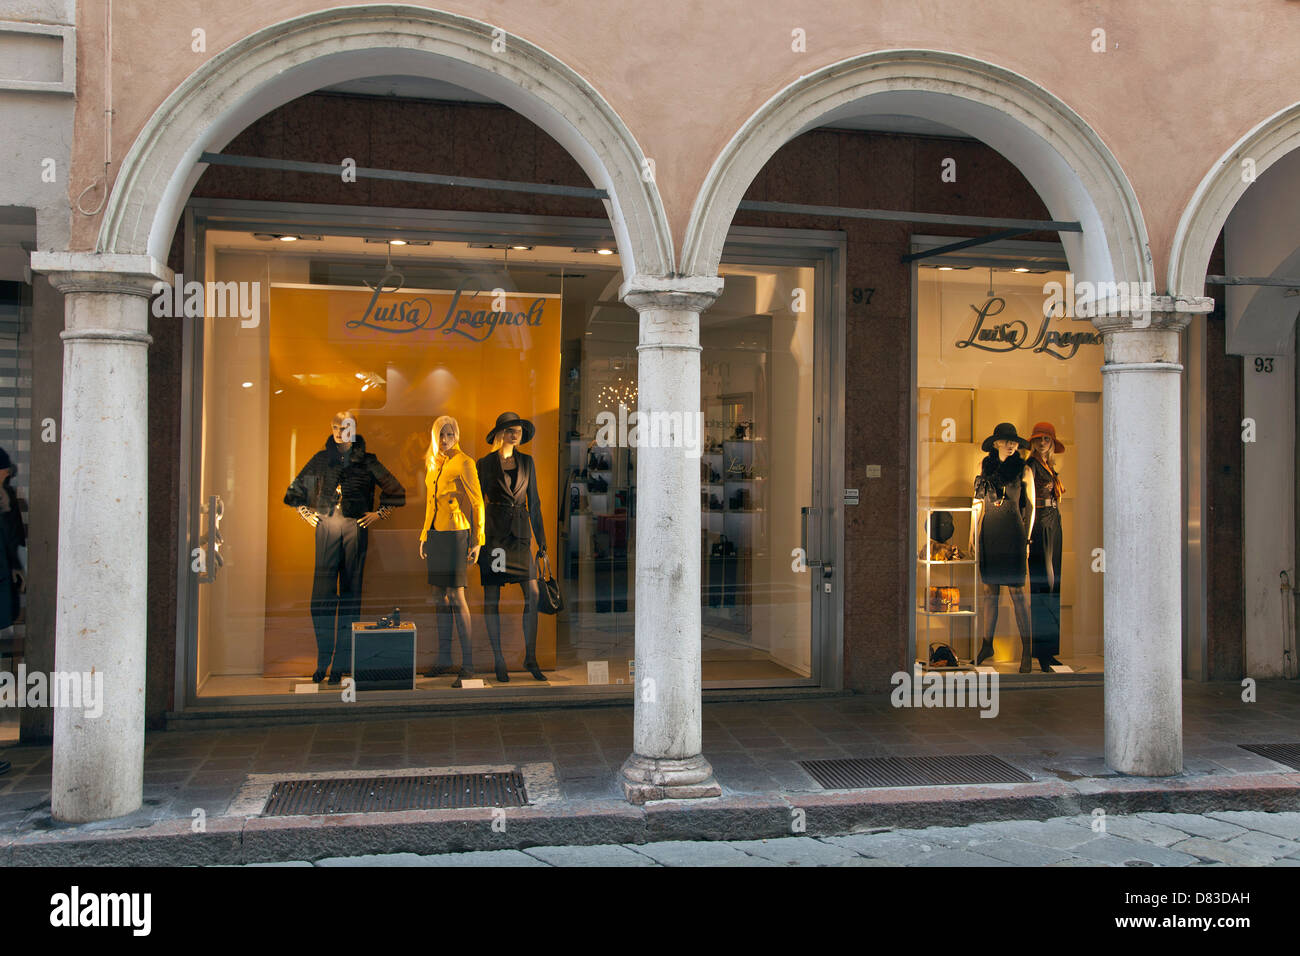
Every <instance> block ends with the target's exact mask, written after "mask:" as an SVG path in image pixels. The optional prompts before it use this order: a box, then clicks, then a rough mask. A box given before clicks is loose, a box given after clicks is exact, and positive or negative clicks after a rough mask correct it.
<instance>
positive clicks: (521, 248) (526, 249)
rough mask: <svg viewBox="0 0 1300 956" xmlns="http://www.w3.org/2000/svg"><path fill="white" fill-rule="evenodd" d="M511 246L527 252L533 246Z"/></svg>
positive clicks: (518, 250)
mask: <svg viewBox="0 0 1300 956" xmlns="http://www.w3.org/2000/svg"><path fill="white" fill-rule="evenodd" d="M510 248H511V249H514V250H516V251H517V252H527V251H529V250H530V249H532V248H533V247H532V246H511V247H510Z"/></svg>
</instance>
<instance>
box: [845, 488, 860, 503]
mask: <svg viewBox="0 0 1300 956" xmlns="http://www.w3.org/2000/svg"><path fill="white" fill-rule="evenodd" d="M844 503H845V504H846V505H856V504H857V503H858V489H856V488H845V489H844Z"/></svg>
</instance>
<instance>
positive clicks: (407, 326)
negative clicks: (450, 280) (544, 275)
mask: <svg viewBox="0 0 1300 956" xmlns="http://www.w3.org/2000/svg"><path fill="white" fill-rule="evenodd" d="M385 291H388V292H394V291H395V290H391V289H388V290H386V289H385V286H384V285H383V283H380V284H379V285H377V286H375V287H374V292H373V293H372V294H371V296H370V301H369V302H367V303H366V307H365V310H364V311H363V312H362V313H361V315H360V316H359V317H357V318H353V319H349V320H347V322H345V323H344V325H345V327H346V328H348V329H356V328H367V329H374V330H376V331H379V332H388V333H391V334H394V335H405V334H408V333H411V332H419V331H421V330H422V329H427V330H428V331H430V332H437V331H439V330H441V332H442V334H443V335H460V336H463V337H464V338H467V339H470V340H471V341H474V342H486V341H487V340H488V339H489V338H491V337H492V335H493V333H495V332H496V331H497V329H498V328H501V327H503V326H521V325H529V326H539V325H541V324H542V313H543V311H544V310H545V306H546V299H545V297H539V298H536V299H534V300H533V301H532V303H531V304H530V305H529V306H528V309H527V311H514V310H512V309H510V308H509V302H508V301H507V300H508V299H510V298H514V297H513V296H508V295H507V294H506V293H505V292H503V291H500V290H495V292H494V294H491V295H490V296H489V300H490V302H491V305H492V308H490V309H488V308H478V309H475V308H472V307H471V308H465V307H464V306H466V305H472V304H473V303H472V300H473V299H476V298H477V297H478V296H479V295H481V294H482V292H479V291H476V292H472V293H470V294H469V295H468V296H465V283H464V282H462V283H461V284H460V285H459V286H457V287H456V291H455V292H454V293H453V294H452V296H451V299H450V301H449V302H448V303H447V308H446V311H445V312H442V314H441V316H439V314H438V313H439V312H440V311H441V310H440V309H437V308H435V306H434V302H433V301H432V300H431V299H429V298H426V297H425V296H420V295H417V296H410V295H403V296H401V297H400V298H399V297H397V296H390V297H389V298H388V299H387V301H381V296H383V294H384V293H385ZM438 298H439V299H441V298H444V297H442V296H439V297H438Z"/></svg>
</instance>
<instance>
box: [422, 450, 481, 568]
mask: <svg viewBox="0 0 1300 956" xmlns="http://www.w3.org/2000/svg"><path fill="white" fill-rule="evenodd" d="M424 486H425V488H426V489H427V492H428V494H427V497H426V499H425V506H424V528H423V530H422V531H421V532H420V540H421V541H425V540H427V539H428V537H429V529H430V528H433V530H434V531H469V532H470V547H471V548H472V547H476V546H477V547H482V545H483V542H484V541H485V540H486V539H485V538H484V536H483V492H482V490H481V489H480V488H479V484H478V468H477V466H476V465H475V463H474V459H473V458H471V457H469V455H467V454H465V453H464V452H463V451H461V450H460V449H459V448H456V449H453V450H452V453H451V456H450V457H449V458H447V459H446V460H445V461H444V462H443V463H442V465H441V466H439V465H437V464H431V465H430V466H429V467H428V469H427V470H426V471H425V473H424ZM467 514H468V517H467Z"/></svg>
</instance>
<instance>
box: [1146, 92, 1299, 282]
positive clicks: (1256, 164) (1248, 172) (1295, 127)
mask: <svg viewBox="0 0 1300 956" xmlns="http://www.w3.org/2000/svg"><path fill="white" fill-rule="evenodd" d="M1297 148H1300V103H1295V104H1292V105H1291V106H1288V107H1287V108H1286V109H1284V110H1279V111H1278V112H1277V113H1274V114H1273V115H1272V116H1270V117H1269V118H1268V119H1266V120H1264V121H1263V122H1261V123H1260V124H1259V125H1257V126H1256V127H1255V128H1254V129H1252V130H1251V131H1250V132H1248V133H1247V134H1246V135H1245V136H1243V137H1242V138H1241V139H1239V140H1237V142H1236V143H1234V144H1233V146H1232V147H1231V148H1230V149H1229V150H1228V151H1227V152H1225V153H1224V154H1223V155H1222V156H1220V157H1219V159H1218V161H1217V162H1215V164H1214V165H1213V166H1212V167H1211V168H1210V170H1209V172H1207V173H1206V174H1205V178H1204V179H1202V180H1201V183H1200V185H1199V186H1197V187H1196V192H1195V193H1193V194H1192V198H1191V200H1190V201H1189V202H1188V203H1187V207H1186V209H1184V210H1183V214H1182V216H1181V217H1180V218H1179V220H1178V228H1177V229H1176V230H1175V231H1174V240H1173V243H1172V245H1171V246H1170V250H1169V274H1168V282H1169V293H1170V295H1174V296H1189V297H1190V296H1201V295H1204V294H1205V274H1206V272H1207V271H1208V269H1209V264H1210V255H1211V253H1212V252H1213V251H1214V244H1215V243H1216V242H1217V241H1218V238H1219V233H1220V232H1221V231H1222V230H1223V226H1224V224H1225V223H1226V222H1227V221H1228V216H1229V215H1231V213H1232V210H1233V207H1235V206H1236V205H1237V201H1238V200H1239V199H1241V197H1242V195H1243V194H1244V193H1245V192H1246V190H1247V189H1249V188H1250V187H1251V185H1252V184H1253V183H1254V181H1255V180H1256V179H1257V178H1258V177H1259V176H1260V175H1262V174H1263V173H1264V171H1265V170H1267V169H1268V168H1269V167H1270V166H1272V165H1273V164H1274V163H1276V162H1277V161H1278V160H1279V159H1281V158H1282V157H1283V156H1285V155H1286V154H1287V153H1289V152H1291V151H1292V150H1294V149H1297Z"/></svg>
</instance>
